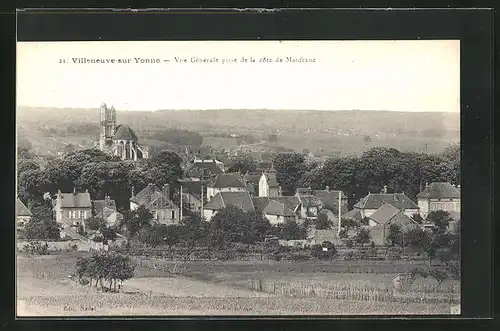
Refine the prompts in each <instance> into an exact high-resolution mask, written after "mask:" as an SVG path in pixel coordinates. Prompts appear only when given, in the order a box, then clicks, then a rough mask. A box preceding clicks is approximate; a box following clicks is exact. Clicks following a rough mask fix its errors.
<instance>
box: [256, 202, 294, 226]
mask: <svg viewBox="0 0 500 331" xmlns="http://www.w3.org/2000/svg"><path fill="white" fill-rule="evenodd" d="M262 214H263V215H264V216H265V217H266V218H267V219H268V220H269V223H271V225H275V224H279V223H287V222H289V221H296V220H297V214H295V213H294V211H293V210H291V209H290V208H288V207H287V206H286V205H285V203H284V202H281V201H276V200H273V199H270V200H269V201H268V203H267V204H266V206H265V207H264V209H263V210H262Z"/></svg>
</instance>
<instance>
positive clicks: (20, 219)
mask: <svg viewBox="0 0 500 331" xmlns="http://www.w3.org/2000/svg"><path fill="white" fill-rule="evenodd" d="M32 217H33V214H32V213H31V211H30V210H29V209H28V208H27V207H26V205H25V204H24V203H23V202H22V201H21V200H20V199H19V198H17V199H16V221H17V223H16V227H17V229H23V228H24V226H25V225H26V224H27V223H28V222H29V221H31V218H32Z"/></svg>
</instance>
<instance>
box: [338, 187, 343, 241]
mask: <svg viewBox="0 0 500 331" xmlns="http://www.w3.org/2000/svg"><path fill="white" fill-rule="evenodd" d="M341 209H342V191H340V190H339V224H338V228H337V234H338V237H339V238H340V227H341V226H342V218H341V215H342V212H341Z"/></svg>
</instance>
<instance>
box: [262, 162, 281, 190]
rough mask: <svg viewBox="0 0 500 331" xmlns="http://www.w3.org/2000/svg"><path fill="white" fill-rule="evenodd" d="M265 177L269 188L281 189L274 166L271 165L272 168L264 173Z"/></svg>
mask: <svg viewBox="0 0 500 331" xmlns="http://www.w3.org/2000/svg"><path fill="white" fill-rule="evenodd" d="M263 175H264V176H265V177H266V180H267V185H268V186H269V187H279V184H278V180H277V179H276V170H274V166H273V164H271V168H269V169H267V170H266V171H264V174H263Z"/></svg>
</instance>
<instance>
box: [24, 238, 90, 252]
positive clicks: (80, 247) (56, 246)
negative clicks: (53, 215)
mask: <svg viewBox="0 0 500 331" xmlns="http://www.w3.org/2000/svg"><path fill="white" fill-rule="evenodd" d="M34 242H40V243H41V244H42V245H45V243H47V246H48V247H47V250H49V251H65V250H76V251H89V250H90V246H89V244H88V243H84V242H82V241H81V240H76V239H75V240H60V241H55V240H30V239H23V240H17V242H16V245H17V250H18V251H19V252H20V251H22V250H23V249H24V247H25V246H26V245H29V244H30V243H34Z"/></svg>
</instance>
